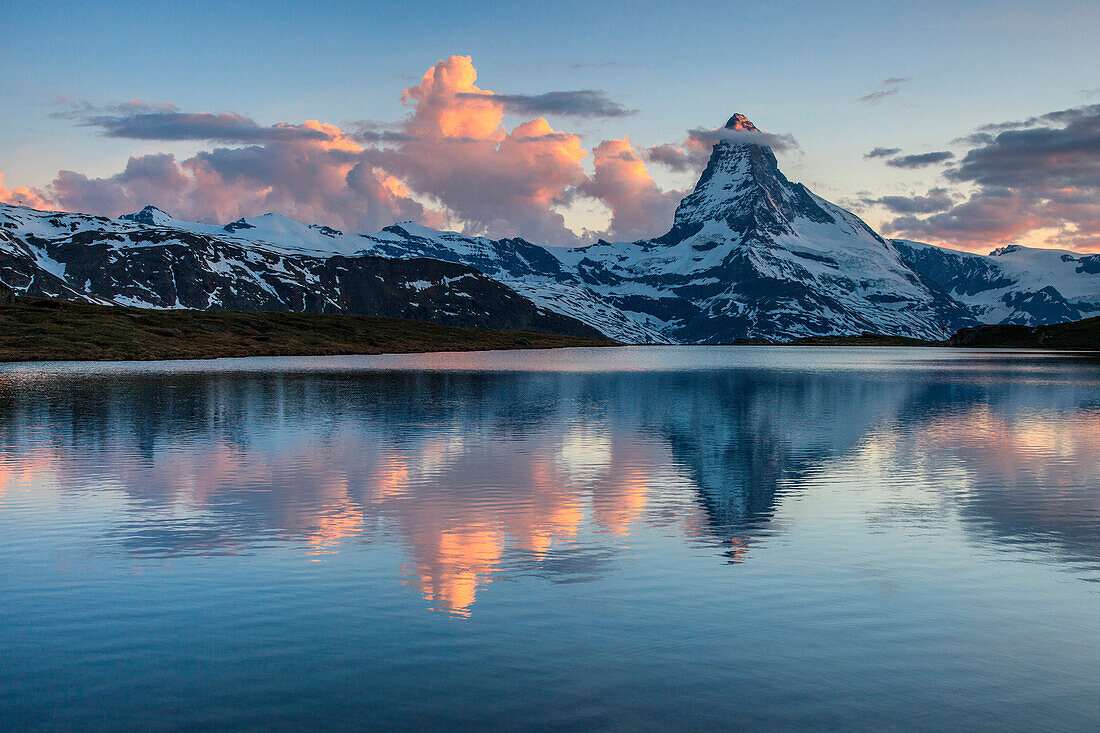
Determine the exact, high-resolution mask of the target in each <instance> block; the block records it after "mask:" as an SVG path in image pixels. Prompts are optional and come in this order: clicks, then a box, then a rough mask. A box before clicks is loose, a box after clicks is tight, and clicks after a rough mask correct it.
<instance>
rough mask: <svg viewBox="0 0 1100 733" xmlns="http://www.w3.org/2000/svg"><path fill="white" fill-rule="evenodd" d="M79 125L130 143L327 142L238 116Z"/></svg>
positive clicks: (176, 115) (316, 134)
mask: <svg viewBox="0 0 1100 733" xmlns="http://www.w3.org/2000/svg"><path fill="white" fill-rule="evenodd" d="M82 124H84V125H86V126H88V127H98V128H100V129H101V130H103V132H104V133H105V134H106V135H107V137H121V138H127V139H130V140H165V141H167V140H211V141H217V142H225V143H259V142H281V141H287V140H327V139H328V135H327V134H325V133H324V132H323V131H321V130H315V129H311V128H308V127H301V126H298V125H288V124H278V125H272V126H270V127H263V126H261V125H258V124H256V122H254V121H253V120H251V119H249V118H248V117H245V116H244V115H238V114H218V115H215V114H210V113H208V112H199V113H187V112H153V113H145V114H135V115H128V116H115V117H111V116H99V117H90V118H88V119H86V120H85V121H84V122H83V123H82Z"/></svg>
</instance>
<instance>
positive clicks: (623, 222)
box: [581, 139, 683, 241]
mask: <svg viewBox="0 0 1100 733" xmlns="http://www.w3.org/2000/svg"><path fill="white" fill-rule="evenodd" d="M592 155H593V162H594V164H595V168H596V172H595V175H593V176H592V178H591V179H589V180H588V181H586V182H585V183H584V184H582V186H581V190H582V191H584V192H585V193H587V194H588V195H589V196H592V197H594V198H598V199H600V200H601V201H603V202H604V203H606V204H607V205H608V206H609V207H610V208H611V213H612V215H611V225H610V227H609V228H608V231H607V232H606V233H601V234H603V235H604V236H606V237H608V238H612V239H618V240H631V241H632V240H636V239H643V238H645V237H647V236H652V234H653V233H654V232H657V231H660V230H661V229H662V228H667V227H668V226H669V222H671V221H672V216H673V213H674V212H675V211H676V206H677V204H679V202H680V198H681V196H682V195H683V192H682V191H667V192H662V191H661V190H660V189H659V188H657V184H656V183H654V182H653V178H652V177H651V176H650V175H649V172H648V171H647V170H646V168H645V163H643V162H642V159H641V158H640V157H639V156H638V154H637V153H636V152H635V150H634V147H633V146H632V145H631V144H630V141H629V140H625V139H623V140H605V141H603V142H602V143H600V144H599V145H597V146H596V147H595V149H594V150H593V151H592Z"/></svg>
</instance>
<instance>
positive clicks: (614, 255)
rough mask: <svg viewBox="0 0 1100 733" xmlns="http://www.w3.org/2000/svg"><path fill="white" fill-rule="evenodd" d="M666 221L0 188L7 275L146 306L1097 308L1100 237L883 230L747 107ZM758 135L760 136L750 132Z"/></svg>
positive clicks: (549, 315)
mask: <svg viewBox="0 0 1100 733" xmlns="http://www.w3.org/2000/svg"><path fill="white" fill-rule="evenodd" d="M725 129H726V130H729V131H730V135H729V139H722V140H721V141H720V142H718V143H717V144H716V145H715V146H714V149H713V152H712V154H711V157H710V160H709V162H708V164H707V167H706V169H705V170H704V171H703V174H702V176H701V177H700V179H699V182H698V183H697V184H696V186H695V189H694V191H692V193H690V194H689V195H688V196H687V197H686V198H684V199H683V201H681V203H680V206H679V207H678V208H677V210H676V215H675V219H674V221H673V223H672V227H671V229H670V230H669V232H668V233H667V234H665V235H663V236H661V237H657V238H654V239H648V240H641V241H636V242H616V243H611V242H605V241H602V240H601V241H599V242H597V243H595V244H592V245H590V246H587V247H580V248H574V249H564V248H554V247H541V246H539V245H537V244H533V243H531V242H528V241H526V240H524V239H519V238H514V239H499V240H493V239H488V238H484V237H470V236H466V235H463V234H458V233H456V232H441V231H436V230H433V229H428V228H425V227H422V226H418V225H414V224H409V223H402V224H395V225H393V226H390V227H386V228H385V229H383V230H382V231H380V232H377V233H374V234H344V233H342V232H340V231H337V230H335V229H331V228H329V227H326V226H320V225H315V224H314V225H311V224H304V223H301V222H297V221H294V220H291V219H288V218H286V217H283V216H279V215H276V214H267V215H264V216H260V217H255V218H250V219H240V220H238V221H235V222H232V223H230V224H226V225H224V226H223V225H216V224H201V223H196V222H187V221H180V220H177V219H174V218H172V217H171V216H170V215H168V214H167V213H165V212H163V211H161V210H160V209H157V208H156V207H153V206H147V207H146V208H144V209H143V210H142V211H140V212H138V213H135V214H127V215H125V216H121V217H119V218H118V219H108V218H105V217H97V216H89V215H85V214H68V213H58V212H51V211H36V210H33V209H27V208H24V207H19V206H10V205H0V282H3V283H6V284H7V285H9V286H10V287H12V288H13V289H14V290H15V291H16V292H19V293H23V294H27V295H44V296H52V297H61V298H68V299H73V300H82V301H87V302H94V303H107V304H110V303H114V304H120V305H132V306H141V307H150V308H192V309H202V310H234V311H307V312H323V313H354V314H362V315H382V316H394V317H403V318H414V319H418V320H426V321H432V322H435V323H441V324H444V325H456V326H474V327H491V328H526V329H534V330H544V331H552V332H557V333H566V334H570V335H578V336H586V335H596V334H605V335H607V336H610V337H611V338H614V339H617V340H619V341H623V342H627V343H722V342H729V341H733V340H735V339H740V338H758V339H769V340H778V341H783V340H791V339H795V338H800V337H806V336H820V335H834V334H851V333H860V332H866V331H871V332H875V333H881V334H887V335H895V336H907V337H914V338H923V339H941V338H944V337H945V336H947V335H949V334H950V333H952V332H953V331H955V330H957V329H959V328H963V327H967V326H972V325H976V324H979V323H1017V324H1026V325H1044V324H1052V323H1060V322H1064V321H1071V320H1077V319H1080V318H1084V317H1087V316H1090V315H1096V314H1098V313H1100V255H1077V254H1074V253H1071V252H1062V251H1055V250H1048V249H1034V248H1027V247H1020V246H1011V247H1006V248H1003V249H999V250H996V251H994V252H992V253H991V254H990V255H987V256H985V255H978V254H971V253H967V252H959V251H955V250H950V249H945V248H941V247H935V246H933V245H928V244H921V243H918V242H909V241H903V240H888V239H884V238H883V237H881V236H879V235H878V234H877V233H875V232H874V231H873V230H872V229H871V228H870V227H869V226H867V224H865V223H864V222H863V221H862V220H861V219H859V217H857V216H855V215H854V214H852V213H851V212H849V211H846V210H845V209H843V208H841V207H839V206H837V205H835V204H832V203H830V202H828V201H826V200H824V199H822V198H820V197H819V196H816V195H815V194H813V193H812V192H811V191H810V190H809V189H807V188H806V187H805V186H803V185H802V184H798V183H791V182H790V181H788V180H787V178H786V177H785V176H784V175H783V173H782V172H781V171H780V170H779V167H778V164H777V161H776V158H775V155H774V154H773V152H772V150H771V149H770V148H769V147H767V146H766V145H762V144H756V143H755V142H753V133H758V132H759V130H757V128H756V127H755V126H754V125H753V124H752V123H751V122H749V121H748V120H747V119H746V118H745V117H744V116H742V115H734V116H733V117H732V118H730V120H729V122H728V123H727V124H726V126H725ZM761 139H762V140H763V139H766V138H764V136H761Z"/></svg>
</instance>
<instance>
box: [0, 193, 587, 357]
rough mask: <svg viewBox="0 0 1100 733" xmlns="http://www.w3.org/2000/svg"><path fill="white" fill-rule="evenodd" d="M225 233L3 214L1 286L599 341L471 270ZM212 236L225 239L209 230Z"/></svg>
mask: <svg viewBox="0 0 1100 733" xmlns="http://www.w3.org/2000/svg"><path fill="white" fill-rule="evenodd" d="M280 218H281V217H280ZM287 221H289V220H287ZM294 224H295V225H297V226H301V227H303V228H305V229H307V230H310V231H312V230H313V229H314V228H312V227H305V225H298V224H297V222H294ZM228 228H229V227H221V228H216V227H208V226H204V225H191V224H190V223H184V222H177V221H175V220H173V219H171V218H170V217H168V216H167V215H166V214H164V212H161V211H159V210H156V209H154V208H152V207H149V208H146V209H145V210H143V211H142V212H140V213H139V214H134V215H128V216H123V217H120V218H119V219H118V220H112V219H107V218H104V217H93V216H86V215H83V214H59V213H54V212H41V211H34V210H31V209H26V208H22V207H14V206H0V282H4V283H7V284H8V285H9V286H10V287H12V288H13V289H14V290H16V291H17V292H19V293H21V294H24V295H31V296H49V297H60V298H67V299H71V300H79V301H85V302H90V303H100V304H116V305H129V306H138V307H147V308H168V309H173V308H188V309H198V310H213V311H244V312H254V311H275V312H306V313H347V314H359V315H372V316H384V317H390V318H409V319H415V320H422V321H430V322H433V323H438V324H441V325H447V326H463V327H472V328H502V329H533V330H540V331H549V332H553V333H562V334H568V335H573V336H600V335H602V333H601V332H600V331H599V330H597V329H595V328H593V327H591V326H589V325H587V324H585V323H582V322H580V321H578V320H576V319H573V318H570V317H568V316H564V315H561V314H560V313H556V312H554V311H552V310H549V309H546V308H544V307H541V306H539V305H537V304H535V303H534V302H532V301H531V300H530V299H528V298H525V297H523V296H522V295H520V294H519V293H517V292H515V291H514V290H512V289H511V288H509V287H508V286H506V285H504V284H502V283H500V282H498V281H496V280H494V279H492V278H490V277H487V276H485V275H483V274H482V273H481V272H479V271H478V270H476V269H474V268H472V267H469V266H466V265H461V264H458V263H454V262H443V261H440V260H438V259H424V258H405V259H394V258H387V257H379V256H373V255H367V254H347V255H344V254H334V253H333V252H331V251H329V252H318V251H314V250H309V249H306V248H303V247H298V246H281V245H278V244H275V243H271V242H263V243H261V242H256V241H250V240H245V239H241V238H238V237H234V236H232V233H231V231H226V229H228ZM188 229H193V230H198V231H189V230H188ZM214 229H221V232H220V234H215V233H213V232H212V231H207V230H214ZM319 229H322V228H318V230H319ZM321 236H324V235H323V234H322V235H321ZM272 239H274V237H272Z"/></svg>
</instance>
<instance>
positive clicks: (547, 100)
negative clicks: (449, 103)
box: [458, 89, 638, 117]
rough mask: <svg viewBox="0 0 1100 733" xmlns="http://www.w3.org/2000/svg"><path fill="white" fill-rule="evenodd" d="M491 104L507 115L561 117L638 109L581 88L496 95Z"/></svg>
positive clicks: (463, 95) (467, 95) (609, 114)
mask: <svg viewBox="0 0 1100 733" xmlns="http://www.w3.org/2000/svg"><path fill="white" fill-rule="evenodd" d="M458 96H459V97H460V98H470V97H483V96H485V95H484V94H482V93H479V92H472V93H471V92H463V93H460V94H459V95H458ZM492 101H493V102H496V103H497V104H500V105H501V106H503V107H504V110H505V111H506V112H511V113H513V114H518V115H558V116H561V117H629V116H630V115H633V114H637V112H638V110H636V109H627V108H626V107H623V106H622V105H621V104H619V103H618V102H616V101H615V100H613V99H611V98H610V97H609V96H607V94H606V93H605V92H601V91H598V90H595V89H580V90H577V91H571V92H546V93H545V94H494V95H492Z"/></svg>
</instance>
